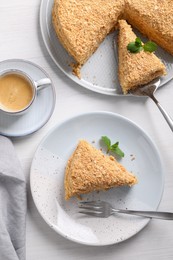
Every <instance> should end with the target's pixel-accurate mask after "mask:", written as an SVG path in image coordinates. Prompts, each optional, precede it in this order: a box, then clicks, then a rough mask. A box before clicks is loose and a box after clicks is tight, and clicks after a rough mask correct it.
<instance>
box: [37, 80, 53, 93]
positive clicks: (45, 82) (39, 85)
mask: <svg viewBox="0 0 173 260" xmlns="http://www.w3.org/2000/svg"><path fill="white" fill-rule="evenodd" d="M48 84H51V80H50V79H49V78H44V79H40V80H37V81H35V85H36V88H37V90H41V89H44V88H46V87H47V85H48Z"/></svg>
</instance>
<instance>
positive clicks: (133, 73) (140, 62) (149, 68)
mask: <svg viewBox="0 0 173 260" xmlns="http://www.w3.org/2000/svg"><path fill="white" fill-rule="evenodd" d="M136 38H137V36H136V35H135V33H134V32H133V31H132V28H131V26H130V25H129V24H127V22H126V21H125V20H119V36H118V60H119V68H118V76H119V82H120V85H121V88H122V91H123V93H124V94H127V93H128V92H129V91H130V90H134V89H135V88H137V87H139V86H142V85H144V84H147V83H149V82H151V81H152V80H153V79H155V78H157V77H160V76H163V75H165V74H166V69H165V66H164V64H163V63H162V62H161V60H160V59H159V58H158V57H156V55H155V54H154V53H150V52H148V51H144V50H141V51H140V52H138V53H132V52H130V51H129V50H128V49H127V46H128V44H129V43H130V42H135V40H136Z"/></svg>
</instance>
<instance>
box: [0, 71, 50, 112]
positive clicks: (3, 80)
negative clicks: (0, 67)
mask: <svg viewBox="0 0 173 260" xmlns="http://www.w3.org/2000/svg"><path fill="white" fill-rule="evenodd" d="M48 84H51V80H50V79H49V78H42V79H40V80H38V81H35V80H33V79H32V78H31V77H30V76H29V75H28V74H27V73H26V72H23V71H22V70H18V69H9V70H4V71H2V72H1V73H0V111H3V112H5V113H7V114H10V115H21V114H23V113H24V112H26V111H28V109H29V108H30V107H31V106H32V104H33V102H34V100H35V99H36V96H37V91H39V90H41V89H43V88H45V87H47V86H48Z"/></svg>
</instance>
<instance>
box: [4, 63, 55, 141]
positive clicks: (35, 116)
mask: <svg viewBox="0 0 173 260" xmlns="http://www.w3.org/2000/svg"><path fill="white" fill-rule="evenodd" d="M7 69H19V70H23V71H24V72H25V73H27V74H28V75H29V76H30V77H31V78H33V80H36V81H37V80H39V79H41V78H45V77H46V78H50V77H49V75H48V74H47V73H46V72H45V71H44V70H43V69H42V68H40V67H39V66H38V65H36V64H34V63H32V62H29V61H26V60H19V59H12V60H4V61H2V62H0V72H1V71H3V70H7ZM54 107H55V90H54V86H53V83H51V84H49V85H48V86H47V87H46V88H44V89H42V90H41V91H39V92H38V94H37V97H36V99H35V101H34V103H33V104H32V107H31V108H30V109H29V110H28V111H27V112H26V113H24V114H22V115H20V116H19V115H17V116H11V115H8V114H5V113H3V112H0V134H1V135H5V136H9V137H22V136H26V135H29V134H32V133H34V132H36V131H37V130H39V129H40V128H41V127H42V126H44V125H45V124H46V123H47V121H48V120H49V119H50V117H51V115H52V113H53V110H54Z"/></svg>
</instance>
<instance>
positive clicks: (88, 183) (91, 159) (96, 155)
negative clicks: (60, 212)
mask: <svg viewBox="0 0 173 260" xmlns="http://www.w3.org/2000/svg"><path fill="white" fill-rule="evenodd" d="M136 183H137V178H136V177H135V176H134V175H133V174H132V173H130V172H128V171H127V170H126V169H125V168H124V167H123V166H122V165H121V164H120V163H118V162H117V161H116V159H115V158H114V157H113V156H108V155H104V154H103V153H102V151H100V150H97V149H96V148H94V147H93V146H92V145H91V144H89V143H88V142H87V141H85V140H81V141H80V142H79V144H78V146H77V148H76V149H75V151H74V152H73V154H72V156H71V157H70V159H69V160H68V163H67V166H66V171H65V180H64V186H65V199H66V200H68V199H69V198H71V197H73V196H77V197H79V196H80V195H81V194H85V193H89V192H92V191H101V190H107V189H110V188H113V187H117V186H124V185H128V186H132V185H134V184H136Z"/></svg>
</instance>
